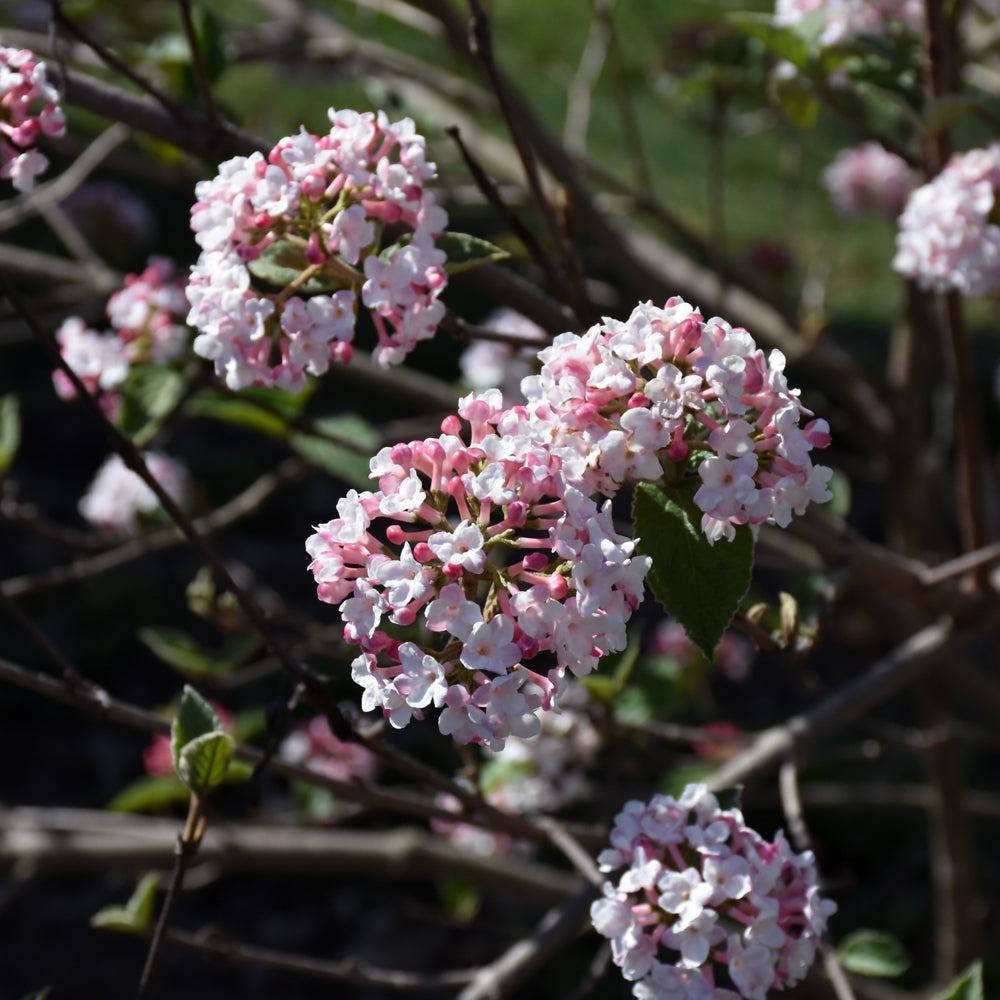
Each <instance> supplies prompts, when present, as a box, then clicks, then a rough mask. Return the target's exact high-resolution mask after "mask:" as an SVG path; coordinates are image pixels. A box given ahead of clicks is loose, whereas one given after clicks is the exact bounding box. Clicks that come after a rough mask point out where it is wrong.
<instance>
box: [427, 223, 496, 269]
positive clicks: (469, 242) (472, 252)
mask: <svg viewBox="0 0 1000 1000" xmlns="http://www.w3.org/2000/svg"><path fill="white" fill-rule="evenodd" d="M434 246H436V247H437V248H438V250H443V251H444V252H445V254H446V255H447V257H448V261H447V263H446V264H445V266H444V269H445V270H446V271H447V272H448V273H449V274H461V273H462V271H469V270H471V269H472V268H474V267H479V266H480V265H481V264H489V263H490V262H492V261H496V260H504V259H505V258H507V257H509V256H510V254H509V253H507V251H506V250H504V249H503V248H502V247H498V246H496V245H495V244H493V243H490V242H489V241H488V240H481V239H479V237H478V236H470V235H469V234H468V233H452V232H447V231H446V232H443V233H442V234H441V235H440V236H439V237H438V238H437V239H436V240H435V241H434Z"/></svg>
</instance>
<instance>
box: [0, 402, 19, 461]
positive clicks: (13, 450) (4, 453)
mask: <svg viewBox="0 0 1000 1000" xmlns="http://www.w3.org/2000/svg"><path fill="white" fill-rule="evenodd" d="M20 447H21V407H20V405H19V403H18V399H17V396H14V395H9V396H4V397H2V398H0V476H2V475H3V474H4V473H5V472H6V471H7V470H8V469H9V468H10V467H11V465H12V464H13V462H14V456H15V455H16V454H17V449H18V448H20Z"/></svg>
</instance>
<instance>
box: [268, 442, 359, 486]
mask: <svg viewBox="0 0 1000 1000" xmlns="http://www.w3.org/2000/svg"><path fill="white" fill-rule="evenodd" d="M288 443H289V444H290V445H291V446H292V448H293V449H294V450H295V451H296V452H298V454H299V455H301V456H302V457H303V458H304V459H305V460H306V461H307V462H311V463H312V464H313V465H315V466H316V467H317V468H319V469H323V471H324V472H329V473H330V475H332V476H336V477H337V478H338V479H340V480H343V482H345V483H347V484H348V485H349V486H354V487H357V488H360V489H367V488H368V487H369V486H371V481H370V479H369V478H368V476H369V473H370V472H371V466H370V465H369V459H368V458H367V457H366V456H365V455H360V454H358V452H356V451H354V450H353V449H351V448H345V447H344V446H343V445H342V444H335V443H334V442H333V441H329V440H327V439H326V438H321V437H314V436H313V435H312V434H305V433H303V432H301V431H293V432H292V433H291V434H289V436H288Z"/></svg>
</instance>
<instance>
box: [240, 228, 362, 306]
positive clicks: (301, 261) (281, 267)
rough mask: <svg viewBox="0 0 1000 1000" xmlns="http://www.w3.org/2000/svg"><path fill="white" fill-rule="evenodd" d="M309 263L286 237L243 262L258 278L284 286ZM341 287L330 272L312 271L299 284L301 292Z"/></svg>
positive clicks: (303, 254)
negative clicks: (307, 278)
mask: <svg viewBox="0 0 1000 1000" xmlns="http://www.w3.org/2000/svg"><path fill="white" fill-rule="evenodd" d="M308 266H309V264H308V263H307V261H306V258H305V252H304V250H303V249H302V248H301V247H299V246H296V245H295V244H294V243H289V242H288V241H287V240H276V241H275V242H274V243H272V244H271V245H270V246H269V247H267V248H266V249H264V250H262V251H261V254H260V256H259V257H258V258H257V259H256V260H252V261H250V263H248V264H247V270H248V271H249V272H250V273H251V274H252V275H253V276H254V277H255V278H258V279H260V280H261V281H266V282H267V283H268V284H269V285H273V286H274V287H275V288H287V287H288V285H290V284H291V283H292V282H293V281H295V279H296V278H298V276H299V275H300V274H301V273H302V272H303V271H304V270H305V269H306V268H307V267H308ZM343 287H344V283H343V281H342V280H341V279H340V278H338V277H335V276H334V275H332V274H326V273H324V272H322V271H321V272H320V273H319V274H315V275H313V277H311V278H310V279H309V280H308V281H307V282H305V284H303V285H302V286H301V287H300V288H299V292H300V293H301V294H302V295H315V294H316V293H318V292H334V291H337V290H338V289H340V288H343Z"/></svg>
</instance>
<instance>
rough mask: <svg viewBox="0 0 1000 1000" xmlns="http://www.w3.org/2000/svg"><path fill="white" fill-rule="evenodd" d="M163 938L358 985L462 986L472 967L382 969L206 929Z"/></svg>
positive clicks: (239, 960) (235, 959)
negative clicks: (253, 942)
mask: <svg viewBox="0 0 1000 1000" xmlns="http://www.w3.org/2000/svg"><path fill="white" fill-rule="evenodd" d="M166 937H167V940H168V941H170V942H171V943H172V944H177V945H181V946H183V947H185V948H188V949H191V950H193V951H199V952H201V953H202V954H204V955H208V956H211V957H212V958H213V959H217V960H221V961H224V962H232V963H236V964H240V965H258V966H262V967H264V968H270V969H281V970H282V971H283V972H292V973H296V974H298V975H302V976H311V977H313V978H315V979H324V980H327V981H330V982H335V983H351V984H354V985H356V986H361V987H367V988H372V987H380V988H381V989H390V990H400V991H405V992H417V991H420V990H441V989H443V988H446V987H449V986H451V987H455V986H463V985H465V984H466V983H468V982H471V981H472V979H473V978H474V976H475V975H476V973H477V970H476V969H449V970H447V971H445V972H408V971H404V970H402V969H384V968H380V967H378V966H374V965H369V964H368V963H366V962H360V961H358V960H357V959H353V958H345V959H343V960H342V961H339V962H331V961H326V960H324V959H320V958H311V957H309V956H307V955H295V954H293V953H292V952H287V951H277V950H276V949H274V948H261V947H259V946H258V945H251V944H245V943H244V942H241V941H235V940H233V939H232V938H229V937H226V936H224V935H222V934H219V933H218V932H217V931H215V930H212V929H207V930H205V931H202V932H200V933H196V934H191V933H188V932H186V931H180V930H171V931H168V932H167V935H166Z"/></svg>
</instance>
